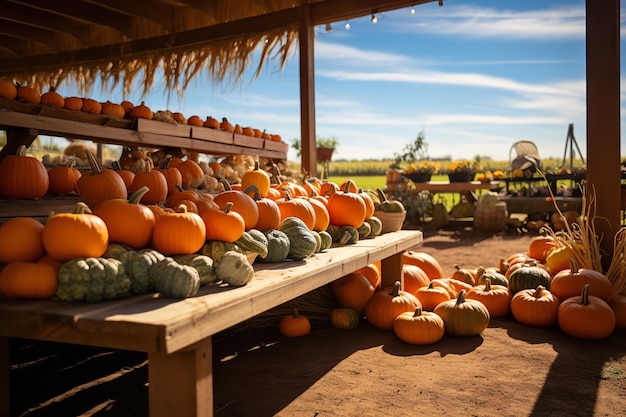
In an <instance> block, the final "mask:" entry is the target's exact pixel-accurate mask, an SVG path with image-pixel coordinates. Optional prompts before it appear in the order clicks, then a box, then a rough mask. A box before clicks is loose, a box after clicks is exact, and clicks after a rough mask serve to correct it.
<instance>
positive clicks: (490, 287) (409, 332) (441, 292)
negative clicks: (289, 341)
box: [281, 235, 626, 345]
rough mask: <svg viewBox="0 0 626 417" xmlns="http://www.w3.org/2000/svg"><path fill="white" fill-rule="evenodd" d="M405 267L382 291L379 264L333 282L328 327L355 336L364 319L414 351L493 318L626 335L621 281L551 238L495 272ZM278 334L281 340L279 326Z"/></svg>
mask: <svg viewBox="0 0 626 417" xmlns="http://www.w3.org/2000/svg"><path fill="white" fill-rule="evenodd" d="M403 260H404V264H403V285H402V287H401V284H400V282H396V283H395V285H394V287H393V288H384V289H381V288H380V282H381V275H380V274H381V270H380V264H372V265H368V266H367V267H365V268H361V269H359V270H357V271H355V272H354V273H351V274H348V275H346V276H344V277H342V278H340V279H338V280H336V281H334V282H333V283H332V284H331V287H332V290H333V293H334V295H335V297H336V299H337V302H338V305H339V307H338V308H336V309H334V310H332V312H331V313H330V322H331V324H332V325H333V326H334V327H336V328H338V329H352V328H355V327H357V326H358V324H359V321H360V319H361V318H363V317H365V318H366V320H367V321H368V322H369V323H370V324H371V325H372V326H374V327H377V328H379V329H382V330H387V331H391V330H392V331H394V332H395V334H396V335H397V337H398V338H399V339H401V340H403V341H405V342H407V343H411V344H417V345H425V344H432V343H436V342H438V341H439V340H441V339H442V338H443V337H444V335H445V334H449V335H454V336H473V335H478V334H480V333H481V332H482V331H483V330H485V329H486V328H487V326H488V325H489V322H490V320H491V318H496V317H499V318H505V317H511V318H512V319H514V320H517V321H518V322H520V323H522V324H524V325H528V326H535V327H546V328H549V327H558V328H560V329H561V330H562V331H563V332H564V333H566V334H568V335H570V336H572V337H575V338H580V339H596V340H597V339H604V338H606V337H608V336H610V335H611V334H612V333H613V332H614V330H615V329H616V328H626V285H624V282H623V281H622V282H620V283H616V282H611V281H610V280H609V278H607V276H606V275H604V274H602V273H600V272H598V271H596V270H593V269H587V268H579V267H578V266H577V263H576V261H575V256H574V255H573V254H572V253H571V252H570V251H569V249H568V248H567V246H566V245H560V244H559V241H558V239H555V238H554V237H553V236H550V235H545V236H544V235H541V236H537V237H535V238H534V239H533V240H532V241H531V243H530V245H529V248H528V251H527V252H525V253H516V254H513V255H511V256H510V257H508V258H507V259H503V260H502V261H501V263H500V265H498V266H494V267H488V268H483V267H477V268H461V267H459V266H456V270H455V271H454V273H453V274H452V275H451V276H450V277H445V276H444V273H443V270H442V268H441V265H440V264H439V262H438V261H437V260H436V259H435V258H434V257H432V256H431V255H429V254H427V253H424V252H417V251H406V252H404V254H403ZM302 317H303V316H302V315H300V316H299V320H302ZM292 319H293V317H290V318H289V319H285V320H292ZM281 332H283V334H285V331H284V328H283V327H281ZM287 335H290V336H292V335H294V334H293V333H287ZM299 335H302V333H301V334H299Z"/></svg>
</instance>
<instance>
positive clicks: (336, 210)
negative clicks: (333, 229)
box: [328, 180, 367, 227]
mask: <svg viewBox="0 0 626 417" xmlns="http://www.w3.org/2000/svg"><path fill="white" fill-rule="evenodd" d="M353 184H354V182H353V181H352V180H348V181H347V182H346V185H345V187H344V189H343V191H337V192H335V193H334V194H332V195H331V196H330V197H328V213H329V214H330V223H331V224H334V225H336V226H352V227H359V226H361V225H362V224H363V222H364V221H365V215H366V210H367V209H366V206H365V203H364V202H363V199H362V198H361V196H359V195H358V193H356V192H352V191H350V190H351V187H352V185H353Z"/></svg>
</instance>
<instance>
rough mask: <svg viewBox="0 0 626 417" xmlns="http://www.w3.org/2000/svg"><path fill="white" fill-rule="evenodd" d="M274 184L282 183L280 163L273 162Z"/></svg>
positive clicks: (272, 178)
mask: <svg viewBox="0 0 626 417" xmlns="http://www.w3.org/2000/svg"><path fill="white" fill-rule="evenodd" d="M271 180H272V183H273V184H280V169H278V165H276V164H272V177H271Z"/></svg>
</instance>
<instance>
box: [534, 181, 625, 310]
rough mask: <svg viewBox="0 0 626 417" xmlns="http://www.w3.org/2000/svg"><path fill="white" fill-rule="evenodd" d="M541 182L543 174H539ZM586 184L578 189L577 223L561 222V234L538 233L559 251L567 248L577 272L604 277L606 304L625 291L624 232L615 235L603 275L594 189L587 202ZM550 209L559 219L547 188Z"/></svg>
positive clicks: (549, 231) (546, 227) (545, 228)
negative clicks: (609, 288)
mask: <svg viewBox="0 0 626 417" xmlns="http://www.w3.org/2000/svg"><path fill="white" fill-rule="evenodd" d="M540 174H541V176H543V178H544V179H546V178H545V176H544V174H543V172H541V171H540ZM585 187H586V184H584V183H583V184H582V185H581V191H582V213H581V216H580V219H579V220H578V222H577V223H574V224H572V225H571V226H570V225H569V224H567V222H565V231H559V232H555V231H554V230H552V228H551V227H549V226H544V227H543V228H542V229H541V230H542V232H544V233H546V234H548V235H550V236H552V237H553V238H554V239H555V241H556V242H557V243H558V245H559V246H560V247H566V248H568V250H569V252H570V253H571V254H572V257H573V258H574V260H575V261H576V262H577V263H578V265H579V266H580V268H585V269H593V270H595V271H598V272H601V273H604V274H605V275H606V277H607V278H608V279H609V281H610V282H611V286H612V288H613V289H612V291H611V294H610V295H609V297H608V298H607V299H608V300H610V299H612V298H614V297H615V296H617V295H619V294H621V293H622V292H623V291H624V290H626V228H621V229H620V230H619V231H618V232H617V233H616V235H615V238H614V243H613V247H614V249H613V258H612V259H611V264H610V266H609V268H608V270H607V271H606V273H605V272H604V271H603V270H602V255H603V252H602V250H601V249H600V240H601V238H602V236H598V234H597V233H596V227H595V222H596V221H597V220H600V218H598V217H597V216H596V192H595V189H594V190H592V191H593V192H592V193H590V195H589V201H587V193H586V190H585ZM548 190H549V191H550V195H551V197H552V200H553V201H554V202H555V203H554V207H555V209H556V211H557V212H558V213H559V215H561V216H562V215H563V213H562V212H561V210H560V209H559V207H558V205H557V203H556V199H555V197H554V194H553V193H552V190H551V189H550V188H549V187H548Z"/></svg>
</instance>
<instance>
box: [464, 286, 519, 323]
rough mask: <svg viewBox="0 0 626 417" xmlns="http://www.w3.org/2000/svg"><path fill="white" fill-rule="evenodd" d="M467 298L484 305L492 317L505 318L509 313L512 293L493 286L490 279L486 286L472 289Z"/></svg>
mask: <svg viewBox="0 0 626 417" xmlns="http://www.w3.org/2000/svg"><path fill="white" fill-rule="evenodd" d="M465 297H466V298H467V299H472V300H478V301H480V302H481V303H483V304H484V305H485V307H487V310H489V315H490V316H491V317H504V316H506V315H507V314H508V313H509V309H510V305H511V292H510V291H509V289H508V288H507V287H505V286H502V285H496V284H494V285H491V280H490V279H489V278H487V280H486V282H485V284H484V285H477V286H474V287H472V289H470V290H469V291H468V292H467V294H466V295H465Z"/></svg>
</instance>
